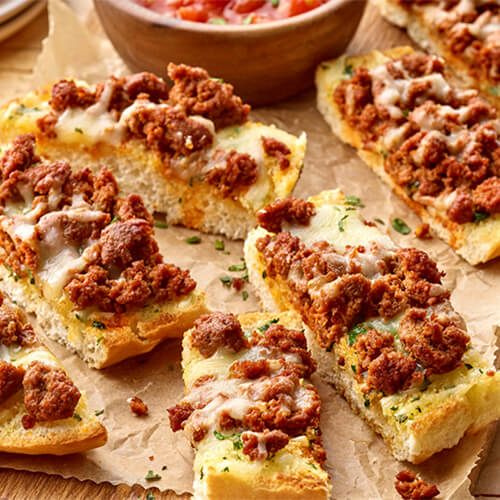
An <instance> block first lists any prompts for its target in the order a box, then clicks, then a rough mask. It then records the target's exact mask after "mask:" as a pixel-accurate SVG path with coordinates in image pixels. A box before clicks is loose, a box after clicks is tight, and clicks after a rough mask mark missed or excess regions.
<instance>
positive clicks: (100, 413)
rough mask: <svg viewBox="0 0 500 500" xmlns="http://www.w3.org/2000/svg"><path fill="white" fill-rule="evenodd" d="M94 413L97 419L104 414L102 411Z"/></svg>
mask: <svg viewBox="0 0 500 500" xmlns="http://www.w3.org/2000/svg"><path fill="white" fill-rule="evenodd" d="M94 413H95V416H96V417H98V416H99V415H102V414H103V413H104V410H96V411H95V412H94Z"/></svg>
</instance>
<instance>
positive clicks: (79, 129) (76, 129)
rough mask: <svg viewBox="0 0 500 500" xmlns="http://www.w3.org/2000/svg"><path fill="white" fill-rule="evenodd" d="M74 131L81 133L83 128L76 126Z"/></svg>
mask: <svg viewBox="0 0 500 500" xmlns="http://www.w3.org/2000/svg"><path fill="white" fill-rule="evenodd" d="M75 132H77V133H79V134H83V130H82V129H81V128H78V127H76V128H75Z"/></svg>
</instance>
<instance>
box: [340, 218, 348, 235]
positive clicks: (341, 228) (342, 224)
mask: <svg viewBox="0 0 500 500" xmlns="http://www.w3.org/2000/svg"><path fill="white" fill-rule="evenodd" d="M347 217H349V214H345V215H343V216H342V217H341V218H340V220H339V231H340V232H341V233H343V232H344V221H345V220H346V219H347Z"/></svg>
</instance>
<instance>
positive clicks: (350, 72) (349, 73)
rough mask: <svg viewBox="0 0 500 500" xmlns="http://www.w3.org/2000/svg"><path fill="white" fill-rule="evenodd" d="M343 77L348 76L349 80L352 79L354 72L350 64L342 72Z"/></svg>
mask: <svg viewBox="0 0 500 500" xmlns="http://www.w3.org/2000/svg"><path fill="white" fill-rule="evenodd" d="M342 73H343V74H344V75H346V76H348V77H349V78H352V75H354V70H353V68H352V64H348V65H347V66H346V67H345V68H344V71H343V72H342Z"/></svg>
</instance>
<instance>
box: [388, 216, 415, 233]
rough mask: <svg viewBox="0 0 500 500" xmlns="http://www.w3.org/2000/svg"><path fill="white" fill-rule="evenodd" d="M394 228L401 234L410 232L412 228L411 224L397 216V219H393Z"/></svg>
mask: <svg viewBox="0 0 500 500" xmlns="http://www.w3.org/2000/svg"><path fill="white" fill-rule="evenodd" d="M391 224H392V228H393V229H394V230H395V231H397V232H398V233H401V234H409V233H410V231H411V229H410V228H409V226H408V225H407V224H406V222H405V221H404V220H403V219H399V218H398V217H396V218H395V219H392V222H391Z"/></svg>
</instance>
